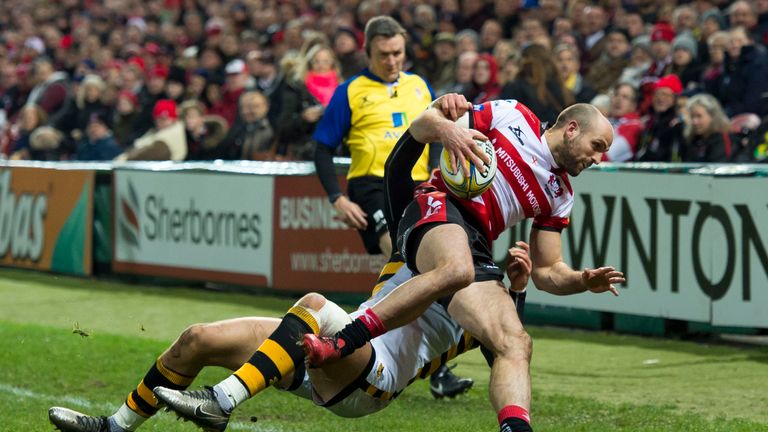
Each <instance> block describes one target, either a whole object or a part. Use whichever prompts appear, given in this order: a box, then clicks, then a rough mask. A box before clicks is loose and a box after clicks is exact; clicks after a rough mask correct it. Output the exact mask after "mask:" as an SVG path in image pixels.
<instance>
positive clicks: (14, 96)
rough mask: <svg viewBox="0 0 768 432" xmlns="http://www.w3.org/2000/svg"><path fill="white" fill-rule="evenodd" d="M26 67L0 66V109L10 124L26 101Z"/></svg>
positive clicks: (9, 64)
mask: <svg viewBox="0 0 768 432" xmlns="http://www.w3.org/2000/svg"><path fill="white" fill-rule="evenodd" d="M27 71H28V66H25V65H18V66H16V65H13V64H11V63H8V64H5V65H3V66H0V89H2V93H0V109H2V110H3V111H4V112H5V117H6V118H7V119H8V122H10V121H11V120H12V119H14V118H15V117H16V115H17V114H18V112H19V110H21V108H22V107H23V106H24V104H25V103H26V100H27V93H28V92H29V88H28V87H27V86H26V81H27V80H26V74H27Z"/></svg>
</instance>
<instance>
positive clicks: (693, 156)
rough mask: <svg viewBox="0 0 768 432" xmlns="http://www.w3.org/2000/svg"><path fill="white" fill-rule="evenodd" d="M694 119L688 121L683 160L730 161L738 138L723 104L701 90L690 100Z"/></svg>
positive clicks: (684, 134)
mask: <svg viewBox="0 0 768 432" xmlns="http://www.w3.org/2000/svg"><path fill="white" fill-rule="evenodd" d="M687 108H688V111H689V113H690V122H688V123H686V124H685V128H684V130H683V136H684V138H685V152H684V154H683V162H729V161H730V158H731V154H732V153H733V142H734V138H733V137H732V136H731V135H730V134H729V129H730V122H729V120H728V117H726V115H725V112H724V111H723V107H721V106H720V103H719V102H718V101H717V99H715V98H714V97H713V96H712V95H708V94H698V95H696V96H693V97H692V98H691V99H689V100H688V104H687Z"/></svg>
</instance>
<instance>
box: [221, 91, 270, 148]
mask: <svg viewBox="0 0 768 432" xmlns="http://www.w3.org/2000/svg"><path fill="white" fill-rule="evenodd" d="M268 112H269V99H267V97H266V96H265V95H264V94H263V93H261V92H258V91H255V90H251V91H247V92H245V93H243V94H242V96H240V117H241V119H240V120H241V121H238V122H237V123H235V125H234V126H233V127H232V129H230V130H229V133H228V134H227V137H226V138H224V142H222V144H221V147H222V149H221V150H222V154H221V158H222V159H245V160H271V159H274V157H275V145H274V144H275V132H274V130H273V129H272V126H271V125H270V123H269V121H268V119H267V113H268Z"/></svg>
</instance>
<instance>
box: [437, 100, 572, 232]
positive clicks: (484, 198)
mask: <svg viewBox="0 0 768 432" xmlns="http://www.w3.org/2000/svg"><path fill="white" fill-rule="evenodd" d="M472 120H473V122H472V124H470V127H472V128H473V129H476V130H478V131H480V132H482V133H483V134H485V135H486V136H487V137H488V138H490V140H491V142H492V143H493V146H494V148H495V149H496V158H497V162H498V171H497V172H496V176H495V177H494V179H493V183H492V184H491V187H490V188H489V189H488V190H487V191H486V192H485V193H484V194H482V195H481V196H478V197H475V198H473V199H471V200H464V199H456V200H455V201H454V202H456V203H457V204H459V205H460V206H463V207H464V208H465V209H466V210H468V211H469V212H470V213H472V214H473V215H474V216H475V217H476V218H477V221H478V222H480V223H482V224H483V227H482V228H483V230H484V231H485V234H486V235H487V236H488V238H489V239H490V240H495V239H496V238H498V236H499V235H500V234H501V233H502V232H503V231H504V230H505V229H506V228H508V227H511V226H513V225H515V224H516V223H518V222H520V221H521V220H523V219H526V218H533V226H534V228H538V229H547V230H555V231H560V230H562V229H563V228H565V227H566V226H568V217H569V215H570V213H571V208H572V207H573V190H572V189H571V184H570V182H569V181H568V174H567V173H566V172H565V170H563V169H561V168H559V167H558V166H557V164H556V163H555V160H554V158H553V156H552V152H550V150H549V147H548V146H547V142H546V140H545V138H544V136H543V134H542V131H541V121H540V120H539V119H538V118H537V117H536V115H534V114H533V112H531V110H530V109H529V108H528V107H526V106H525V105H523V104H522V103H520V102H518V101H515V100H498V101H490V102H486V103H484V104H482V105H475V106H474V109H473V111H472ZM431 182H432V184H433V185H434V186H435V187H436V188H438V189H439V190H441V191H443V192H446V193H449V191H448V188H447V187H446V186H445V183H443V180H442V178H441V176H440V172H439V170H438V171H435V173H434V175H433V178H432V179H431Z"/></svg>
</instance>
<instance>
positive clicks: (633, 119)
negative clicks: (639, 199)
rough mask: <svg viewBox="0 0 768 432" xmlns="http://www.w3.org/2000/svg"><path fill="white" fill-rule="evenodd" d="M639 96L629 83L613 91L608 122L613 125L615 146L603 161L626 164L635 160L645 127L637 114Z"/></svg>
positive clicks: (612, 146) (620, 85)
mask: <svg viewBox="0 0 768 432" xmlns="http://www.w3.org/2000/svg"><path fill="white" fill-rule="evenodd" d="M637 96H638V95H637V89H635V88H634V87H632V85H631V84H627V83H619V84H617V85H616V86H615V87H614V88H613V91H611V100H610V108H609V111H608V120H609V121H610V122H611V125H613V144H611V147H610V148H609V149H608V152H607V153H605V155H604V157H603V160H607V161H612V162H626V161H631V160H632V159H634V156H635V151H636V150H637V144H638V142H639V141H640V134H641V133H642V131H643V128H644V127H645V125H644V123H643V121H642V120H641V119H640V113H639V112H637Z"/></svg>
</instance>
